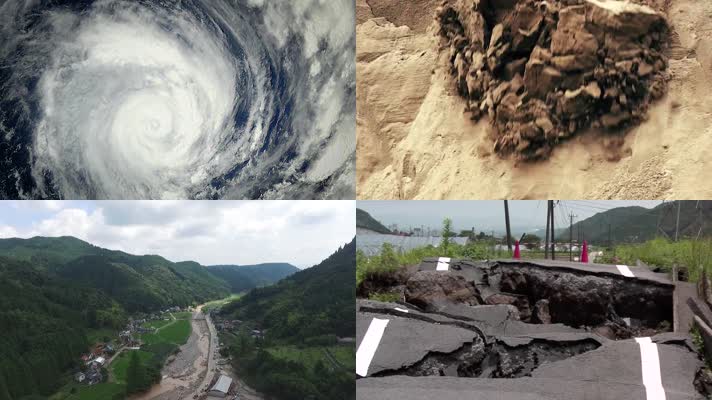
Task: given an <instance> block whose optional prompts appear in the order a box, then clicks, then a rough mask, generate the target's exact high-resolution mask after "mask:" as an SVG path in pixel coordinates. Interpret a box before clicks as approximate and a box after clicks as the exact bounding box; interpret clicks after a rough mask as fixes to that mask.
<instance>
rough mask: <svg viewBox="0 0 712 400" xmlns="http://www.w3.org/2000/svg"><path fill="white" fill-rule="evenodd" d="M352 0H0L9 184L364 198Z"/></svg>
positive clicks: (0, 146)
mask: <svg viewBox="0 0 712 400" xmlns="http://www.w3.org/2000/svg"><path fill="white" fill-rule="evenodd" d="M354 13H355V11H354V4H353V2H352V1H349V0H289V1H282V0H237V1H234V0H233V1H230V0H194V1H193V0H183V1H158V0H155V1H147V0H144V1H130V0H96V1H56V0H55V1H51V2H49V1H31V0H26V1H19V0H7V1H6V2H5V3H4V4H3V5H2V6H0V22H1V27H0V57H1V59H0V62H1V64H0V195H1V196H2V197H3V198H97V199H101V198H111V199H123V198H128V199H138V198H164V199H165V198H197V199H200V198H353V196H354V152H355V137H354V129H355V98H354V94H355V92H354V90H355V89H354V87H355V84H354V79H355V75H354V74H355V72H354V68H355V67H354V46H355V39H354V28H353V27H354V22H353V20H354Z"/></svg>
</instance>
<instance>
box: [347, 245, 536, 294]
mask: <svg viewBox="0 0 712 400" xmlns="http://www.w3.org/2000/svg"><path fill="white" fill-rule="evenodd" d="M521 254H522V258H543V253H540V252H528V251H522V253H521ZM511 256H512V254H511V253H510V252H509V251H508V250H496V249H495V246H494V242H491V241H490V242H488V241H474V242H473V241H471V242H468V243H467V244H465V245H460V244H457V243H452V242H449V243H447V244H446V243H441V244H440V245H439V246H432V245H431V246H423V247H418V248H415V249H411V250H408V251H400V250H398V249H395V248H394V247H393V246H392V245H391V244H390V243H383V245H382V247H381V252H380V253H379V254H376V255H374V256H370V257H369V256H366V255H365V254H364V253H363V252H362V251H360V250H359V251H357V252H356V284H357V285H358V284H360V283H361V282H362V281H363V280H364V279H366V278H367V277H370V276H375V275H379V274H384V273H391V272H395V271H396V270H398V268H400V267H401V266H404V265H414V264H420V262H421V261H423V259H424V258H428V257H451V258H469V259H472V260H491V259H497V258H509V257H511Z"/></svg>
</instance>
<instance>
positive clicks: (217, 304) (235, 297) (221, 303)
mask: <svg viewBox="0 0 712 400" xmlns="http://www.w3.org/2000/svg"><path fill="white" fill-rule="evenodd" d="M243 295H244V293H235V294H232V295H230V296H228V297H226V298H224V299H220V300H214V301H211V302H208V303H205V305H203V312H204V313H206V314H207V313H209V312H210V311H211V310H213V309H215V308H217V307H222V306H224V305H225V304H227V303H230V302H232V301H235V300H238V299H239V298H240V297H242V296H243Z"/></svg>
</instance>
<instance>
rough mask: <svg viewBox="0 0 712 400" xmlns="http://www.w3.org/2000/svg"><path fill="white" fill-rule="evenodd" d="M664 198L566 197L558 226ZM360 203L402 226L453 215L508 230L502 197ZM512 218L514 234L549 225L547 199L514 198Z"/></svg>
mask: <svg viewBox="0 0 712 400" xmlns="http://www.w3.org/2000/svg"><path fill="white" fill-rule="evenodd" d="M661 203H662V201H660V200H635V201H623V200H609V201H604V200H600V201H589V200H562V201H561V203H560V205H559V206H557V209H556V210H555V211H554V215H555V221H554V224H555V226H557V227H563V226H564V223H566V224H568V217H566V218H564V215H568V214H569V213H570V212H572V213H573V214H575V215H577V216H578V218H576V219H574V222H576V221H581V220H583V219H586V218H588V217H590V216H592V215H594V214H596V213H598V212H601V211H604V210H606V209H610V208H614V207H627V206H641V207H646V208H653V207H655V206H657V205H659V204H661ZM356 206H357V207H358V208H361V209H363V210H365V211H368V212H369V213H370V214H371V215H372V216H373V217H374V218H376V219H377V220H379V221H381V222H382V223H383V224H385V225H390V224H398V226H400V227H411V226H412V227H417V226H420V225H424V226H426V227H431V228H440V227H441V225H442V220H443V219H444V218H446V217H449V218H451V219H452V220H453V225H454V227H455V228H456V229H458V230H460V229H470V228H472V227H474V228H475V230H477V231H491V230H494V231H496V232H504V230H505V227H504V202H503V201H502V200H492V201H490V200H467V201H466V200H462V201H460V200H444V201H443V200H441V201H425V200H410V201H357V202H356ZM509 218H510V223H511V225H512V229H513V230H514V232H513V233H523V232H525V231H532V230H534V229H544V227H545V226H546V200H510V201H509Z"/></svg>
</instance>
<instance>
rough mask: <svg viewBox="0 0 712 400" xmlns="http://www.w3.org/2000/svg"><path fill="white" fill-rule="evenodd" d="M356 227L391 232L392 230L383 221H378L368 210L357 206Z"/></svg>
mask: <svg viewBox="0 0 712 400" xmlns="http://www.w3.org/2000/svg"><path fill="white" fill-rule="evenodd" d="M356 227H357V228H363V229H368V230H371V231H374V232H378V233H385V234H388V233H391V231H390V230H389V229H388V228H386V227H385V226H383V224H382V223H380V222H378V220H376V219H375V218H373V217H372V216H371V214H369V213H368V212H366V211H364V210H362V209H360V208H357V209H356Z"/></svg>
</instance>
